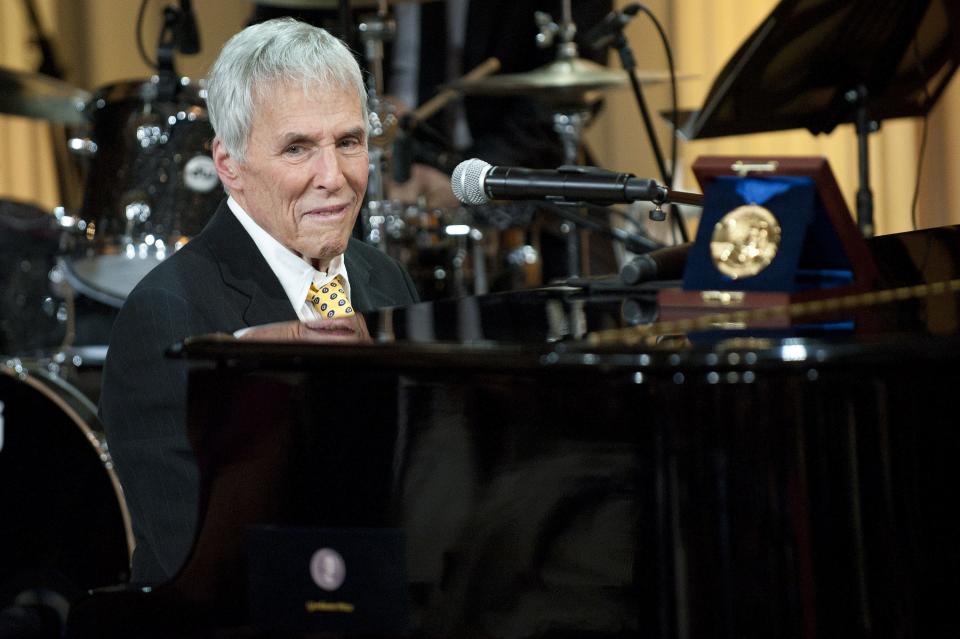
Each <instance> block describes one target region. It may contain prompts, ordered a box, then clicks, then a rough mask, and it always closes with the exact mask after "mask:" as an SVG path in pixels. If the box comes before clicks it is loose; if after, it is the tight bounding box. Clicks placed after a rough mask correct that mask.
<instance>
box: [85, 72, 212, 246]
mask: <svg viewBox="0 0 960 639" xmlns="http://www.w3.org/2000/svg"><path fill="white" fill-rule="evenodd" d="M155 92H156V88H155V85H154V83H152V82H149V81H147V82H124V83H118V84H114V85H109V86H107V87H105V88H103V89H101V90H100V91H98V92H97V94H96V95H95V96H94V98H93V100H92V102H91V106H90V107H89V108H88V114H89V117H90V120H91V124H92V138H93V140H94V142H95V143H96V146H97V151H96V155H95V157H94V159H93V161H92V162H91V165H90V170H89V173H88V175H87V182H86V189H85V193H84V198H83V206H82V209H81V216H82V217H83V219H84V220H85V221H86V223H87V225H88V226H89V225H90V223H94V224H95V230H94V232H92V233H87V235H88V236H91V235H92V236H93V238H94V239H93V244H94V246H95V247H96V248H97V250H98V251H100V252H106V253H111V252H113V251H114V250H116V249H117V248H118V246H119V245H120V244H121V243H122V242H121V238H125V237H127V236H128V235H131V234H130V233H129V232H128V231H129V230H131V229H130V226H131V225H130V224H128V222H129V220H128V219H127V217H126V213H127V210H126V207H127V205H128V204H130V203H132V202H145V203H146V204H147V205H149V207H150V216H149V218H147V219H146V220H144V221H142V222H141V221H139V220H138V221H136V222H135V223H134V224H133V225H132V226H133V229H132V230H133V234H132V235H131V236H132V237H133V239H134V240H136V239H139V238H140V237H143V236H146V235H149V234H152V235H154V236H155V237H158V238H164V239H165V240H167V239H169V238H177V237H180V236H186V237H191V236H193V235H196V234H197V233H199V232H200V230H201V229H202V228H203V226H204V225H205V224H206V222H207V220H208V219H209V218H210V216H211V215H212V214H213V211H214V210H216V207H217V205H218V204H219V202H220V200H221V199H222V198H223V191H222V190H221V189H220V188H218V187H219V181H218V180H217V178H216V175H215V174H213V175H212V176H210V175H207V176H205V179H203V180H200V181H199V182H197V181H194V180H192V179H190V177H189V176H186V175H185V171H186V167H187V164H188V163H189V162H190V161H191V160H192V159H193V158H195V157H198V156H203V157H206V158H208V159H209V162H206V163H205V166H206V168H209V169H212V166H213V160H212V158H211V157H210V156H211V150H210V149H211V143H212V140H213V129H212V128H211V127H210V123H209V121H208V119H207V109H206V106H205V104H204V100H203V97H202V92H201V90H200V89H199V88H198V87H196V86H192V85H188V86H183V87H181V88H180V90H179V92H178V93H177V96H176V98H175V99H174V100H173V101H161V100H160V99H159V98H157V97H156V95H155Z"/></svg>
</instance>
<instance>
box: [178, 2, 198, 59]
mask: <svg viewBox="0 0 960 639" xmlns="http://www.w3.org/2000/svg"><path fill="white" fill-rule="evenodd" d="M179 22H180V23H179V27H180V34H179V38H178V39H177V48H178V49H180V53H185V54H187V55H193V54H195V53H200V29H198V28H197V17H196V16H195V15H194V14H193V7H191V6H190V0H180V21H179Z"/></svg>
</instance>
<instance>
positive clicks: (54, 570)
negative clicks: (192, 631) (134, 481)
mask: <svg viewBox="0 0 960 639" xmlns="http://www.w3.org/2000/svg"><path fill="white" fill-rule="evenodd" d="M0 513H2V515H0V608H3V607H5V606H6V605H9V604H10V603H11V602H12V601H14V599H15V598H16V597H17V596H18V595H21V594H22V593H25V592H37V591H44V592H51V591H52V592H55V593H59V594H60V595H62V596H63V597H64V598H66V599H71V598H72V597H74V596H76V595H77V594H79V593H80V592H81V591H83V590H86V589H90V588H95V587H100V586H107V585H112V584H117V583H121V582H125V581H127V580H128V578H129V561H130V553H131V551H132V548H133V534H132V532H131V527H130V516H129V514H128V512H127V508H126V504H125V503H124V500H123V494H122V491H121V489H120V483H119V480H118V479H117V475H116V473H115V471H114V469H113V465H112V463H111V460H110V454H109V452H108V451H107V447H106V444H105V442H104V440H103V437H102V433H101V430H100V427H99V423H98V421H97V418H96V415H95V409H94V406H93V404H92V403H91V402H90V401H89V400H88V399H86V398H85V397H83V396H82V395H81V394H80V393H78V392H77V391H76V390H74V389H73V388H72V387H71V386H69V385H67V384H66V383H65V382H63V381H62V380H61V379H60V378H59V377H57V376H56V375H53V374H50V373H47V372H46V371H43V370H42V369H40V368H39V367H36V366H27V365H24V364H23V363H21V362H19V361H18V360H11V361H8V362H6V363H2V364H0Z"/></svg>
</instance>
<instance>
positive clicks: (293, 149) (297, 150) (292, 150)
mask: <svg viewBox="0 0 960 639" xmlns="http://www.w3.org/2000/svg"><path fill="white" fill-rule="evenodd" d="M303 151H304V148H303V146H302V145H300V144H291V145H290V146H288V147H287V148H285V149H284V150H283V152H284V153H285V154H286V155H300V154H302V153H303Z"/></svg>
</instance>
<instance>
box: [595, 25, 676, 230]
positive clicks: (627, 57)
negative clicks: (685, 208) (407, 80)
mask: <svg viewBox="0 0 960 639" xmlns="http://www.w3.org/2000/svg"><path fill="white" fill-rule="evenodd" d="M613 47H614V48H615V49H616V50H617V54H618V55H619V57H620V65H621V66H622V67H623V70H624V71H626V73H627V77H628V78H629V79H630V88H631V89H633V97H634V99H635V100H636V102H637V107H639V109H640V116H641V118H642V119H643V127H644V129H645V130H646V132H647V139H649V140H650V147H651V149H652V150H653V157H654V160H656V163H657V168H658V169H659V171H660V177H661V179H663V182H664V184H666V185H667V186H668V187H669V186H670V185H672V184H673V173H672V171H671V170H670V169H669V168H668V167H667V162H666V160H665V159H664V157H663V150H662V149H661V148H660V139H659V138H658V137H657V131H656V129H655V128H654V126H653V120H652V119H651V117H650V110H649V109H648V108H647V101H646V99H645V98H644V97H643V89H642V88H641V87H640V81H639V80H637V74H636V69H637V59H636V57H635V56H634V55H633V49H632V48H631V47H630V42H629V41H628V40H627V37H626V36H625V35H624V34H623V31H619V32H618V33H617V35H616V37H615V38H614V40H613ZM668 210H669V211H670V218H671V221H672V222H673V223H674V224H675V225H676V227H677V229H678V230H679V231H680V239H681V241H683V242H687V241H689V238H688V236H687V227H686V225H685V224H684V223H683V220H681V219H680V215H679V213H678V212H677V209H676V207H675V206H670V207H668ZM656 213H657V212H656V211H654V213H652V214H651V218H652V219H656V220H658V221H659V220H663V217H659V216H657V215H656Z"/></svg>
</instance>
